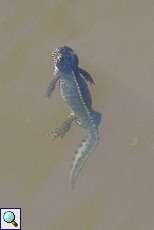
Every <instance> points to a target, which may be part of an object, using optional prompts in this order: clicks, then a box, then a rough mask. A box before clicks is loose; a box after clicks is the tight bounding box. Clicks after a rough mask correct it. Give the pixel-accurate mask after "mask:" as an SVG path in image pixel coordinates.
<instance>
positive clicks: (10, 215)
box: [3, 211, 18, 227]
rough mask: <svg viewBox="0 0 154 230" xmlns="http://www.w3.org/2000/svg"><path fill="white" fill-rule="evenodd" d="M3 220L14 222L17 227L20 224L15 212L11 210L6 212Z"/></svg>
mask: <svg viewBox="0 0 154 230" xmlns="http://www.w3.org/2000/svg"><path fill="white" fill-rule="evenodd" d="M3 220H4V221H5V222H6V223H10V224H13V225H14V226H15V227H17V226H18V224H17V222H16V221H15V215H14V213H13V212H11V211H7V212H5V213H4V215H3Z"/></svg>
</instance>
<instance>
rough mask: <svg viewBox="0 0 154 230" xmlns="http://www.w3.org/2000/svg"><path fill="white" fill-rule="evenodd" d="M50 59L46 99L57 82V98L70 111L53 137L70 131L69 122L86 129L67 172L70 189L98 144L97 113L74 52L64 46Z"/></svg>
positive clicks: (99, 116)
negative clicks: (50, 69)
mask: <svg viewBox="0 0 154 230" xmlns="http://www.w3.org/2000/svg"><path fill="white" fill-rule="evenodd" d="M51 56H52V61H53V65H54V79H52V81H51V82H50V84H49V87H48V90H47V96H50V95H51V94H52V92H53V90H54V89H55V87H56V82H59V86H60V92H61V96H62V98H63V99H64V101H65V102H66V103H67V104H68V106H69V108H70V110H71V113H70V115H69V116H68V117H67V119H66V120H65V121H64V123H63V124H62V126H61V127H60V128H57V129H56V130H55V131H54V132H53V133H54V136H55V137H56V138H57V137H59V136H60V137H63V136H64V134H65V133H66V132H68V131H69V130H70V128H71V125H72V123H73V122H74V123H76V124H78V125H79V126H80V127H82V128H84V129H86V130H87V137H86V138H85V139H84V140H83V141H82V142H81V144H80V145H79V147H78V148H77V150H76V151H75V155H74V158H73V164H72V168H71V171H70V183H71V186H72V188H74V187H75V184H76V180H77V178H78V176H79V174H80V171H81V169H82V168H83V166H84V164H85V163H86V161H87V159H88V158H89V156H90V155H91V154H92V152H93V151H94V150H95V147H96V145H97V144H98V142H99V134H98V128H99V125H100V123H101V114H100V113H99V112H96V111H94V110H93V108H92V98H91V94H90V91H89V88H88V82H90V83H91V84H95V82H94V80H93V79H92V77H91V76H90V74H89V73H88V72H86V71H85V70H83V69H81V68H80V67H79V59H78V57H77V55H76V54H75V52H74V51H73V50H72V49H71V48H69V47H67V46H64V47H60V48H57V49H56V50H55V51H53V52H52V54H51Z"/></svg>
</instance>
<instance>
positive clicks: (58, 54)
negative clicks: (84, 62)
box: [51, 46, 79, 73]
mask: <svg viewBox="0 0 154 230" xmlns="http://www.w3.org/2000/svg"><path fill="white" fill-rule="evenodd" d="M51 56H52V60H53V63H54V66H55V67H56V68H57V69H58V70H59V71H61V72H65V73H68V72H71V71H72V70H74V69H75V68H77V66H78V63H79V61H78V57H77V55H76V54H75V52H74V51H73V50H72V49H71V48H69V47H67V46H64V47H60V48H57V49H56V50H55V51H53V52H52V53H51Z"/></svg>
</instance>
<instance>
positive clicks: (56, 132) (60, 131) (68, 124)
mask: <svg viewBox="0 0 154 230" xmlns="http://www.w3.org/2000/svg"><path fill="white" fill-rule="evenodd" d="M74 120H75V114H74V113H71V114H70V115H69V116H68V117H67V118H66V120H65V121H64V122H63V124H62V125H61V126H60V127H59V128H56V129H55V130H54V131H52V132H51V133H52V134H53V137H54V138H53V139H56V138H57V137H61V138H63V136H64V135H65V133H67V132H68V131H69V130H70V128H71V125H72V122H73V121H74Z"/></svg>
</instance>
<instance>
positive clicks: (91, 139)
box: [70, 128, 99, 188]
mask: <svg viewBox="0 0 154 230" xmlns="http://www.w3.org/2000/svg"><path fill="white" fill-rule="evenodd" d="M98 142H99V137H98V130H97V129H96V128H95V129H94V128H91V130H89V134H88V136H87V138H86V139H85V140H83V141H82V142H81V144H80V146H79V147H78V149H77V151H76V153H75V157H74V160H73V166H72V169H71V173H70V182H71V185H72V188H74V186H75V183H76V180H77V178H78V176H79V173H80V171H81V169H82V168H83V166H84V164H85V163H86V161H87V159H88V158H89V156H90V155H91V153H92V152H93V151H94V149H95V147H96V145H97V144H98Z"/></svg>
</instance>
